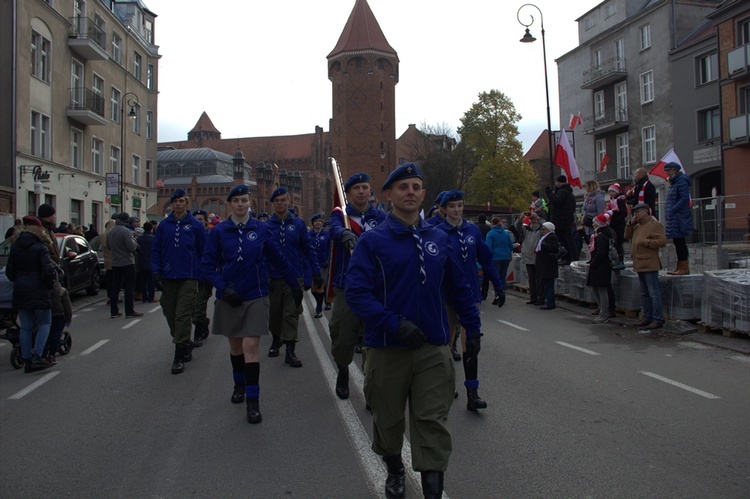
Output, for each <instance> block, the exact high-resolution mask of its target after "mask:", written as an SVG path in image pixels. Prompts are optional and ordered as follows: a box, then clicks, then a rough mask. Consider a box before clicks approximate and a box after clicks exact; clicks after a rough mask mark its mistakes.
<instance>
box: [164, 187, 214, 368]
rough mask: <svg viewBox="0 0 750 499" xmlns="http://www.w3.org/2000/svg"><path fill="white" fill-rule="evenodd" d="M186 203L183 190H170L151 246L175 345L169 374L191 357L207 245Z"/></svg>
mask: <svg viewBox="0 0 750 499" xmlns="http://www.w3.org/2000/svg"><path fill="white" fill-rule="evenodd" d="M189 204H190V198H189V197H188V195H187V192H186V191H185V189H176V190H175V191H174V192H173V193H172V196H171V197H170V205H171V207H172V212H171V213H170V214H169V215H167V217H166V218H164V220H162V221H161V222H159V225H157V227H156V238H155V239H154V245H153V248H152V249H151V271H152V272H153V274H154V283H155V286H156V288H157V289H160V290H161V292H162V293H161V297H160V299H159V304H160V305H161V310H162V313H163V314H164V317H165V318H166V319H167V324H168V325H169V332H170V334H171V335H172V343H174V346H175V353H174V360H173V362H172V374H180V373H182V372H183V371H185V362H190V361H191V360H193V354H192V350H193V343H192V342H191V341H190V334H191V332H192V329H193V322H192V319H193V309H194V308H195V300H196V297H197V296H198V280H199V279H200V272H201V270H200V267H201V257H202V256H203V247H204V246H205V245H206V229H205V228H204V227H203V224H202V223H200V222H199V221H198V220H196V219H195V218H194V217H193V215H192V214H191V213H190V211H189V210H188V209H187V208H188V206H189Z"/></svg>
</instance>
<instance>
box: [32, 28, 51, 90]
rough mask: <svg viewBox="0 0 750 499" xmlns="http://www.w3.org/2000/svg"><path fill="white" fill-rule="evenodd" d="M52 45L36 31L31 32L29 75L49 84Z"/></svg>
mask: <svg viewBox="0 0 750 499" xmlns="http://www.w3.org/2000/svg"><path fill="white" fill-rule="evenodd" d="M51 49H52V44H51V43H50V41H49V40H47V39H46V38H44V37H43V36H42V35H40V34H39V33H37V32H36V31H32V32H31V74H32V75H33V76H35V77H37V78H39V79H40V80H43V81H46V82H47V83H50V81H52V80H51V78H50V74H51V73H50V71H51V65H50V57H51Z"/></svg>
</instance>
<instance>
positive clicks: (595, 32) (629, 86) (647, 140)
mask: <svg viewBox="0 0 750 499" xmlns="http://www.w3.org/2000/svg"><path fill="white" fill-rule="evenodd" d="M720 3H721V2H720V1H718V0H704V1H700V0H689V1H688V0H606V1H604V2H602V3H600V4H599V5H597V6H596V7H594V8H593V9H591V10H590V11H588V12H586V13H584V14H583V15H582V16H581V17H580V18H578V20H577V22H578V39H579V45H578V47H576V48H575V49H573V50H572V51H570V52H568V53H567V54H565V55H563V56H562V57H560V58H558V59H557V63H558V76H559V92H560V122H561V123H567V122H568V120H569V116H570V115H571V114H577V113H578V112H581V113H582V114H583V116H584V119H583V124H582V125H581V126H579V127H577V128H576V129H575V131H574V133H575V138H576V140H575V144H576V149H575V153H576V159H577V161H578V166H579V169H580V170H581V176H582V178H583V180H589V179H597V180H599V182H600V183H602V184H604V185H609V184H611V183H613V182H616V181H618V182H624V183H626V184H627V183H629V182H630V180H629V179H630V178H631V177H632V174H633V172H634V171H635V169H636V168H638V167H641V166H643V167H646V168H651V167H653V166H654V165H656V163H657V162H658V161H659V160H660V159H661V158H662V157H663V156H664V154H665V153H666V152H667V151H668V150H669V149H671V148H673V147H675V145H676V140H675V121H674V114H673V107H674V104H675V103H674V102H673V90H674V88H675V85H683V84H685V82H683V81H680V82H676V81H675V80H674V78H673V74H672V66H671V64H670V55H669V54H670V51H672V50H673V49H675V48H676V47H677V45H678V41H679V40H681V39H683V38H685V37H687V36H688V35H689V34H691V33H693V32H694V31H695V29H696V27H697V26H698V25H700V24H701V22H702V21H704V20H705V18H706V16H707V15H709V14H710V13H712V12H713V11H714V10H715V9H716V7H717V6H718V5H719V4H720ZM690 84H691V86H692V85H693V82H692V78H691V81H690ZM680 104H681V103H678V104H677V105H680ZM691 123H692V124H693V125H694V126H697V125H696V123H695V120H691ZM675 149H676V152H677V154H678V155H679V156H680V157H681V158H682V157H683V156H689V155H690V154H691V153H692V150H687V151H681V150H678V149H677V148H675ZM605 155H606V156H608V157H609V158H610V160H609V163H608V164H607V169H606V171H604V172H602V171H600V166H601V164H602V159H603V158H604V157H605Z"/></svg>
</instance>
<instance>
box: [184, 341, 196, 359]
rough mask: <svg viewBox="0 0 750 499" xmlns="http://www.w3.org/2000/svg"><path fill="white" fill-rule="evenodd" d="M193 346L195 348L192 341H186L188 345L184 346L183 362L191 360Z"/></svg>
mask: <svg viewBox="0 0 750 499" xmlns="http://www.w3.org/2000/svg"><path fill="white" fill-rule="evenodd" d="M193 348H195V345H194V344H193V342H192V341H188V345H187V346H186V347H184V350H183V353H182V361H183V362H190V361H191V360H193Z"/></svg>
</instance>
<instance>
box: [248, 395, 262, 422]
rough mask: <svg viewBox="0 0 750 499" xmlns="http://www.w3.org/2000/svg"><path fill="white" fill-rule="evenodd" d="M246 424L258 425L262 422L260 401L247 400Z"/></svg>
mask: <svg viewBox="0 0 750 499" xmlns="http://www.w3.org/2000/svg"><path fill="white" fill-rule="evenodd" d="M245 402H246V403H247V422H248V423H250V424H258V423H260V422H261V421H263V416H261V415H260V401H259V400H258V399H247V400H246V401H245Z"/></svg>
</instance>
